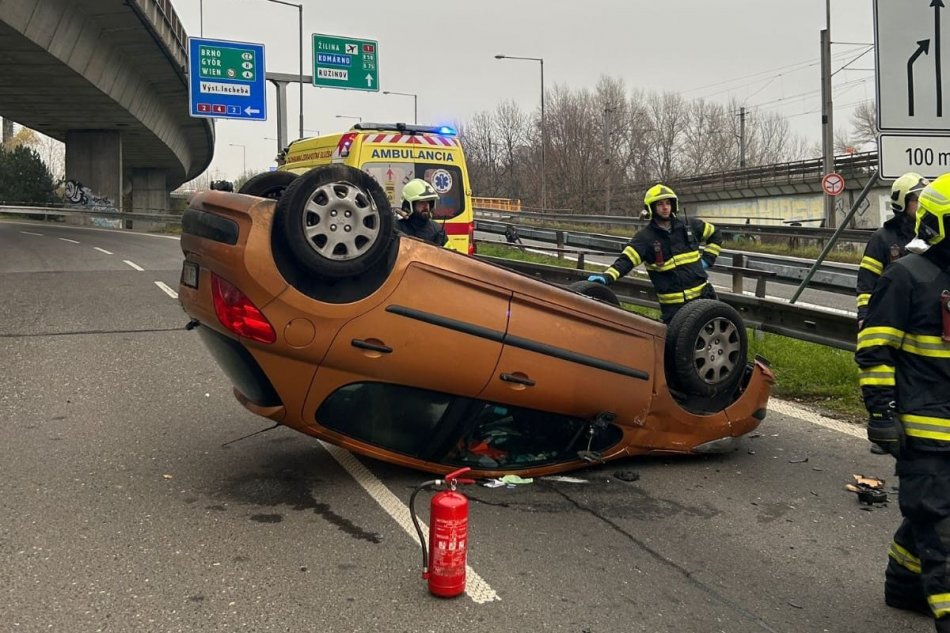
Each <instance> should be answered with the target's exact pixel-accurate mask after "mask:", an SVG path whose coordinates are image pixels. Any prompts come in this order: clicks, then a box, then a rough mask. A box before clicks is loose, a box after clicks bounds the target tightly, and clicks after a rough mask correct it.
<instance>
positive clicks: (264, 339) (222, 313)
mask: <svg viewBox="0 0 950 633" xmlns="http://www.w3.org/2000/svg"><path fill="white" fill-rule="evenodd" d="M211 297H212V298H213V299H214V313H215V314H217V315H218V320H219V321H221V325H223V326H224V327H226V328H228V329H229V330H231V331H232V332H234V333H235V334H237V335H238V336H243V337H245V338H249V339H251V340H252V341H259V342H261V343H273V342H274V341H276V340H277V334H276V333H274V328H273V327H272V326H271V324H270V323H269V322H268V321H267V319H266V318H265V317H264V315H263V314H261V311H260V310H258V309H257V306H255V305H254V304H253V303H251V300H250V299H248V298H247V295H245V294H244V293H243V292H241V291H240V290H238V288H237V286H235V285H234V284H232V283H230V282H227V281H225V280H224V279H221V278H220V277H218V276H217V275H215V274H214V273H212V274H211Z"/></svg>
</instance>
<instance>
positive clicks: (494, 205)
mask: <svg viewBox="0 0 950 633" xmlns="http://www.w3.org/2000/svg"><path fill="white" fill-rule="evenodd" d="M472 207H474V208H475V209H488V210H489V211H521V200H519V199H516V198H484V197H481V196H472Z"/></svg>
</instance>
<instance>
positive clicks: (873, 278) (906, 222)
mask: <svg viewBox="0 0 950 633" xmlns="http://www.w3.org/2000/svg"><path fill="white" fill-rule="evenodd" d="M912 239H914V220H913V219H912V218H909V217H907V215H905V214H903V213H901V214H900V215H896V216H894V217H893V218H891V219H890V220H888V221H887V222H885V223H884V225H883V226H882V227H881V228H879V229H878V230H876V231H874V234H873V235H871V239H869V240H868V243H867V246H865V247H864V257H862V258H861V265H860V267H859V268H858V283H857V294H858V301H857V304H858V321H863V320H864V319H865V317H867V313H868V301H870V299H871V292H872V291H873V290H874V284H875V283H877V280H878V279H880V277H881V275H882V274H884V271H885V270H887V267H888V266H890V265H891V264H892V263H893V262H894V261H896V260H897V259H899V258H901V257H903V256H904V255H906V254H907V251H906V250H905V247H906V246H907V242H909V241H911V240H912Z"/></svg>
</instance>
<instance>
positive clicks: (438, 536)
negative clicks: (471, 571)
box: [409, 466, 475, 598]
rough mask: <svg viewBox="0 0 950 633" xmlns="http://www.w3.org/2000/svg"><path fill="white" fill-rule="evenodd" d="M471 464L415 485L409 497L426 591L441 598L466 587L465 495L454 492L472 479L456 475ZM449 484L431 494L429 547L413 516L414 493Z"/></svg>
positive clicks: (457, 593)
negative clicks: (426, 586)
mask: <svg viewBox="0 0 950 633" xmlns="http://www.w3.org/2000/svg"><path fill="white" fill-rule="evenodd" d="M470 470H471V468H469V467H467V466H466V467H465V468H460V469H458V470H456V471H454V472H451V473H449V474H448V475H446V476H445V479H433V480H431V481H426V482H424V483H421V484H419V485H418V486H416V489H415V490H413V491H412V496H410V497H409V514H410V515H411V516H412V524H413V525H414V526H416V533H417V534H418V535H419V542H420V543H421V544H422V578H423V579H424V580H428V581H429V592H430V593H431V594H432V595H434V596H439V597H440V598H454V597H455V596H458V595H460V594H462V593H463V592H464V591H465V564H466V558H467V556H468V499H467V498H466V497H465V495H463V494H461V493H460V492H456V490H455V487H456V485H457V484H473V483H475V480H474V479H459V475H462V474H464V473H467V472H468V471H470ZM442 485H446V486H448V490H440V491H439V492H437V493H435V494H434V495H432V502H431V504H430V506H429V547H428V550H427V549H426V540H425V537H424V536H423V534H422V528H421V527H419V520H418V519H417V518H416V508H415V502H416V495H417V494H418V493H419V491H421V490H425V489H426V488H430V487H434V486H442Z"/></svg>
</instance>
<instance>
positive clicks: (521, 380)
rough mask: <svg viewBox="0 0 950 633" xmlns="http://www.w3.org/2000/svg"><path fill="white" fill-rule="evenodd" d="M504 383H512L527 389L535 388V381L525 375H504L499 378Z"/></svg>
mask: <svg viewBox="0 0 950 633" xmlns="http://www.w3.org/2000/svg"><path fill="white" fill-rule="evenodd" d="M499 377H500V378H501V379H502V381H504V382H511V383H514V384H516V385H524V386H525V387H533V386H534V381H533V380H531V379H530V378H528V377H527V376H525V375H524V374H502V375H501V376H499Z"/></svg>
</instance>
